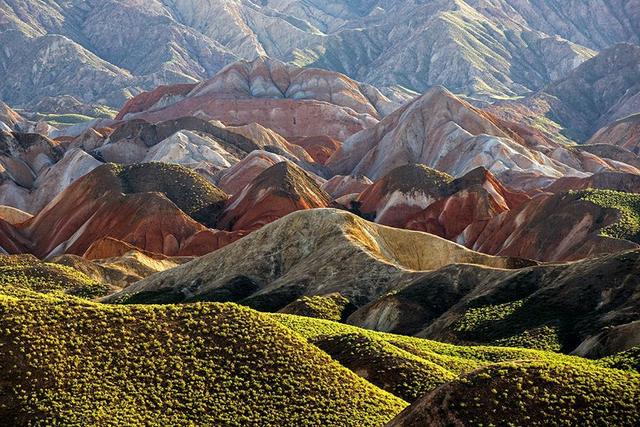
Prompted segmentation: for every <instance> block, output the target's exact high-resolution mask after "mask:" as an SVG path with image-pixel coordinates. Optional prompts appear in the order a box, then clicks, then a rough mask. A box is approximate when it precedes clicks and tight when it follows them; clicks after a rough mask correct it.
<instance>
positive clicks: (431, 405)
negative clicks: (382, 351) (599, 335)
mask: <svg viewBox="0 0 640 427" xmlns="http://www.w3.org/2000/svg"><path fill="white" fill-rule="evenodd" d="M639 390H640V375H637V374H634V373H630V372H624V371H619V370H613V369H604V368H599V367H594V366H593V365H590V364H577V365H569V364H557V363H553V362H550V361H545V362H510V363H505V364H501V365H494V366H489V367H487V368H484V369H482V370H479V371H475V372H473V373H472V374H470V375H468V376H466V377H464V378H461V379H459V380H456V381H453V382H451V383H448V384H446V385H444V386H442V387H440V388H438V389H437V390H435V391H433V392H432V393H429V394H428V395H426V396H424V397H423V398H421V399H420V400H419V401H418V402H416V403H415V404H414V405H412V406H411V407H410V408H408V409H407V410H405V412H403V413H402V414H401V415H400V416H398V418H396V419H395V420H394V421H393V422H392V423H391V424H390V425H392V426H415V425H504V424H505V420H509V425H526V426H547V425H566V426H573V425H582V426H585V425H603V426H604V425H615V426H635V425H638V422H640V413H639V412H638V407H639V406H638V405H640V392H639Z"/></svg>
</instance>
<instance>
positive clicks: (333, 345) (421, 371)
mask: <svg viewBox="0 0 640 427" xmlns="http://www.w3.org/2000/svg"><path fill="white" fill-rule="evenodd" d="M271 316H274V317H275V319H276V320H278V321H280V322H281V323H282V324H284V325H285V326H287V327H289V328H291V329H293V330H294V331H296V332H298V333H299V334H301V335H302V336H304V337H306V338H307V339H308V340H309V341H310V342H311V343H313V344H315V345H317V346H319V347H320V348H322V349H323V350H325V351H326V352H328V353H329V354H330V355H331V356H332V357H334V358H335V359H336V360H338V361H339V362H341V363H342V364H343V365H345V366H347V367H348V368H350V369H352V370H354V371H356V372H358V373H366V374H364V375H365V378H367V379H368V380H369V381H371V382H372V383H374V384H375V385H377V386H378V387H381V388H384V389H385V390H387V391H390V392H392V393H394V394H396V395H397V396H401V397H403V398H404V399H405V400H408V401H411V400H414V399H416V398H418V397H420V396H421V395H422V394H424V393H426V392H428V391H431V390H433V389H435V388H436V387H437V386H438V385H439V384H442V383H444V382H446V381H449V380H450V379H451V378H455V377H457V376H459V375H461V374H464V373H467V372H471V371H473V370H475V369H478V368H480V367H483V366H489V365H492V364H496V363H501V362H508V361H515V360H537V361H549V362H553V363H569V364H574V363H586V364H593V365H594V366H596V365H595V362H591V361H588V360H586V359H582V358H577V357H573V356H566V355H562V354H557V353H552V352H546V351H539V350H529V349H524V348H511V347H496V346H457V345H452V344H445V343H440V342H436V341H431V340H426V339H422V338H416V337H409V336H403V335H395V334H388V333H383V332H375V331H370V330H366V329H360V328H357V327H355V326H350V325H344V324H340V323H335V322H330V321H326V320H321V319H312V318H305V317H300V316H293V315H285V314H272V315H271Z"/></svg>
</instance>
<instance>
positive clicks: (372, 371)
mask: <svg viewBox="0 0 640 427" xmlns="http://www.w3.org/2000/svg"><path fill="white" fill-rule="evenodd" d="M270 316H272V317H274V318H275V319H277V320H278V321H280V322H281V323H282V324H284V325H286V326H287V327H289V328H291V329H293V330H294V331H296V332H298V333H300V334H301V335H303V336H304V337H306V338H307V339H308V340H309V341H310V342H311V343H314V344H316V345H318V346H319V347H320V348H322V349H324V350H325V351H327V352H329V354H331V355H332V356H333V357H334V358H336V359H337V360H338V361H340V362H341V363H343V364H344V365H345V366H347V367H349V368H350V369H353V370H354V371H356V372H358V373H359V374H360V375H363V376H364V377H365V378H367V379H368V380H369V381H371V382H373V383H374V384H376V385H378V386H379V387H382V388H384V389H386V390H389V391H391V392H393V393H395V394H397V395H404V396H405V397H406V399H407V400H410V401H411V400H415V397H418V399H417V401H416V402H417V405H419V404H421V402H423V400H424V399H427V398H428V399H433V400H429V401H428V403H427V404H426V407H427V408H430V409H432V410H433V411H434V412H435V413H436V415H435V418H428V419H426V418H412V419H411V420H410V421H408V422H406V423H405V424H402V423H399V424H398V425H433V424H436V425H441V424H442V425H449V424H456V423H454V422H453V420H454V419H455V420H458V423H462V424H464V425H491V424H493V425H501V424H502V423H504V421H505V420H510V422H513V423H514V425H605V424H607V423H608V420H611V421H612V422H613V424H608V425H634V424H635V423H636V422H637V421H638V420H639V416H640V415H639V414H638V411H637V407H638V406H637V405H638V404H639V403H640V402H639V399H640V375H638V374H637V373H636V372H633V366H632V364H628V363H626V362H625V363H622V362H621V360H625V361H629V360H632V359H633V358H634V357H636V358H637V351H635V350H633V351H630V352H628V353H629V354H621V356H620V358H618V359H614V358H611V360H606V361H605V359H603V360H602V361H591V360H587V359H583V358H579V357H574V356H566V355H562V354H558V353H552V352H546V351H539V350H528V349H521V348H507V347H488V346H456V345H452V344H444V343H439V342H435V341H430V340H426V339H421V338H416V337H408V336H400V335H394V334H387V333H382V332H374V331H368V330H364V329H360V328H357V327H354V326H350V325H344V324H339V323H335V322H329V321H325V320H320V319H311V318H303V317H299V316H292V315H284V314H272V315H270ZM614 360H617V361H614ZM601 365H609V366H614V365H615V366H616V367H619V368H623V369H626V372H625V371H622V370H617V369H607V368H603V367H602V366H601ZM429 393H431V394H429ZM421 396H427V397H421ZM434 396H435V397H434ZM446 396H453V397H451V398H448V399H447V398H446ZM510 402H511V403H510ZM413 409H414V408H413V407H411V408H410V409H409V410H408V411H412V410H413ZM447 412H449V413H451V414H453V415H452V416H453V417H455V418H446V419H442V418H438V417H439V416H441V415H442V414H443V413H447ZM434 420H438V421H440V423H438V422H434Z"/></svg>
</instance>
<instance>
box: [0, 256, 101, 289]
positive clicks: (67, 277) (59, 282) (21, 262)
mask: <svg viewBox="0 0 640 427" xmlns="http://www.w3.org/2000/svg"><path fill="white" fill-rule="evenodd" d="M15 288H20V289H30V290H32V291H36V292H41V293H49V292H63V293H67V294H69V295H75V296H79V297H84V298H96V297H99V296H103V295H105V294H106V293H107V291H108V286H107V285H105V284H102V283H99V282H97V281H95V280H93V279H91V278H89V277H88V276H87V275H85V274H83V273H81V272H79V271H77V270H75V269H73V268H71V267H67V266H65V265H59V264H53V263H48V262H42V261H39V260H38V259H37V258H35V257H32V256H30V255H25V256H4V255H0V292H8V291H11V290H12V289H15Z"/></svg>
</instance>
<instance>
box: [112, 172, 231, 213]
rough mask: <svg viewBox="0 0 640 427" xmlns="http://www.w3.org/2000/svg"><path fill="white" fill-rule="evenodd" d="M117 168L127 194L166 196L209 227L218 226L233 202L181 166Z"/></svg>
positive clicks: (220, 191)
mask: <svg viewBox="0 0 640 427" xmlns="http://www.w3.org/2000/svg"><path fill="white" fill-rule="evenodd" d="M113 167H114V170H115V173H116V174H117V175H118V177H119V178H120V180H121V181H122V185H123V187H124V190H125V192H127V193H148V192H160V193H163V194H164V195H165V196H167V198H168V199H169V200H171V201H172V202H173V203H175V204H176V206H178V207H179V208H180V209H181V210H182V211H183V212H185V213H186V214H187V215H189V216H191V217H192V218H193V219H195V220H196V221H199V222H202V223H203V224H205V225H208V226H215V221H216V220H217V217H218V215H219V214H220V212H221V211H222V207H223V205H224V202H225V201H226V200H227V199H228V198H229V196H228V195H227V194H225V192H224V191H222V190H220V189H219V188H217V187H216V186H214V185H213V184H211V183H210V182H209V181H207V180H206V179H204V178H203V177H202V176H200V175H198V174H197V173H196V172H194V171H192V170H191V169H188V168H186V167H184V166H181V165H177V164H169V163H162V162H150V163H138V164H134V165H130V166H118V165H114V166H113Z"/></svg>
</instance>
